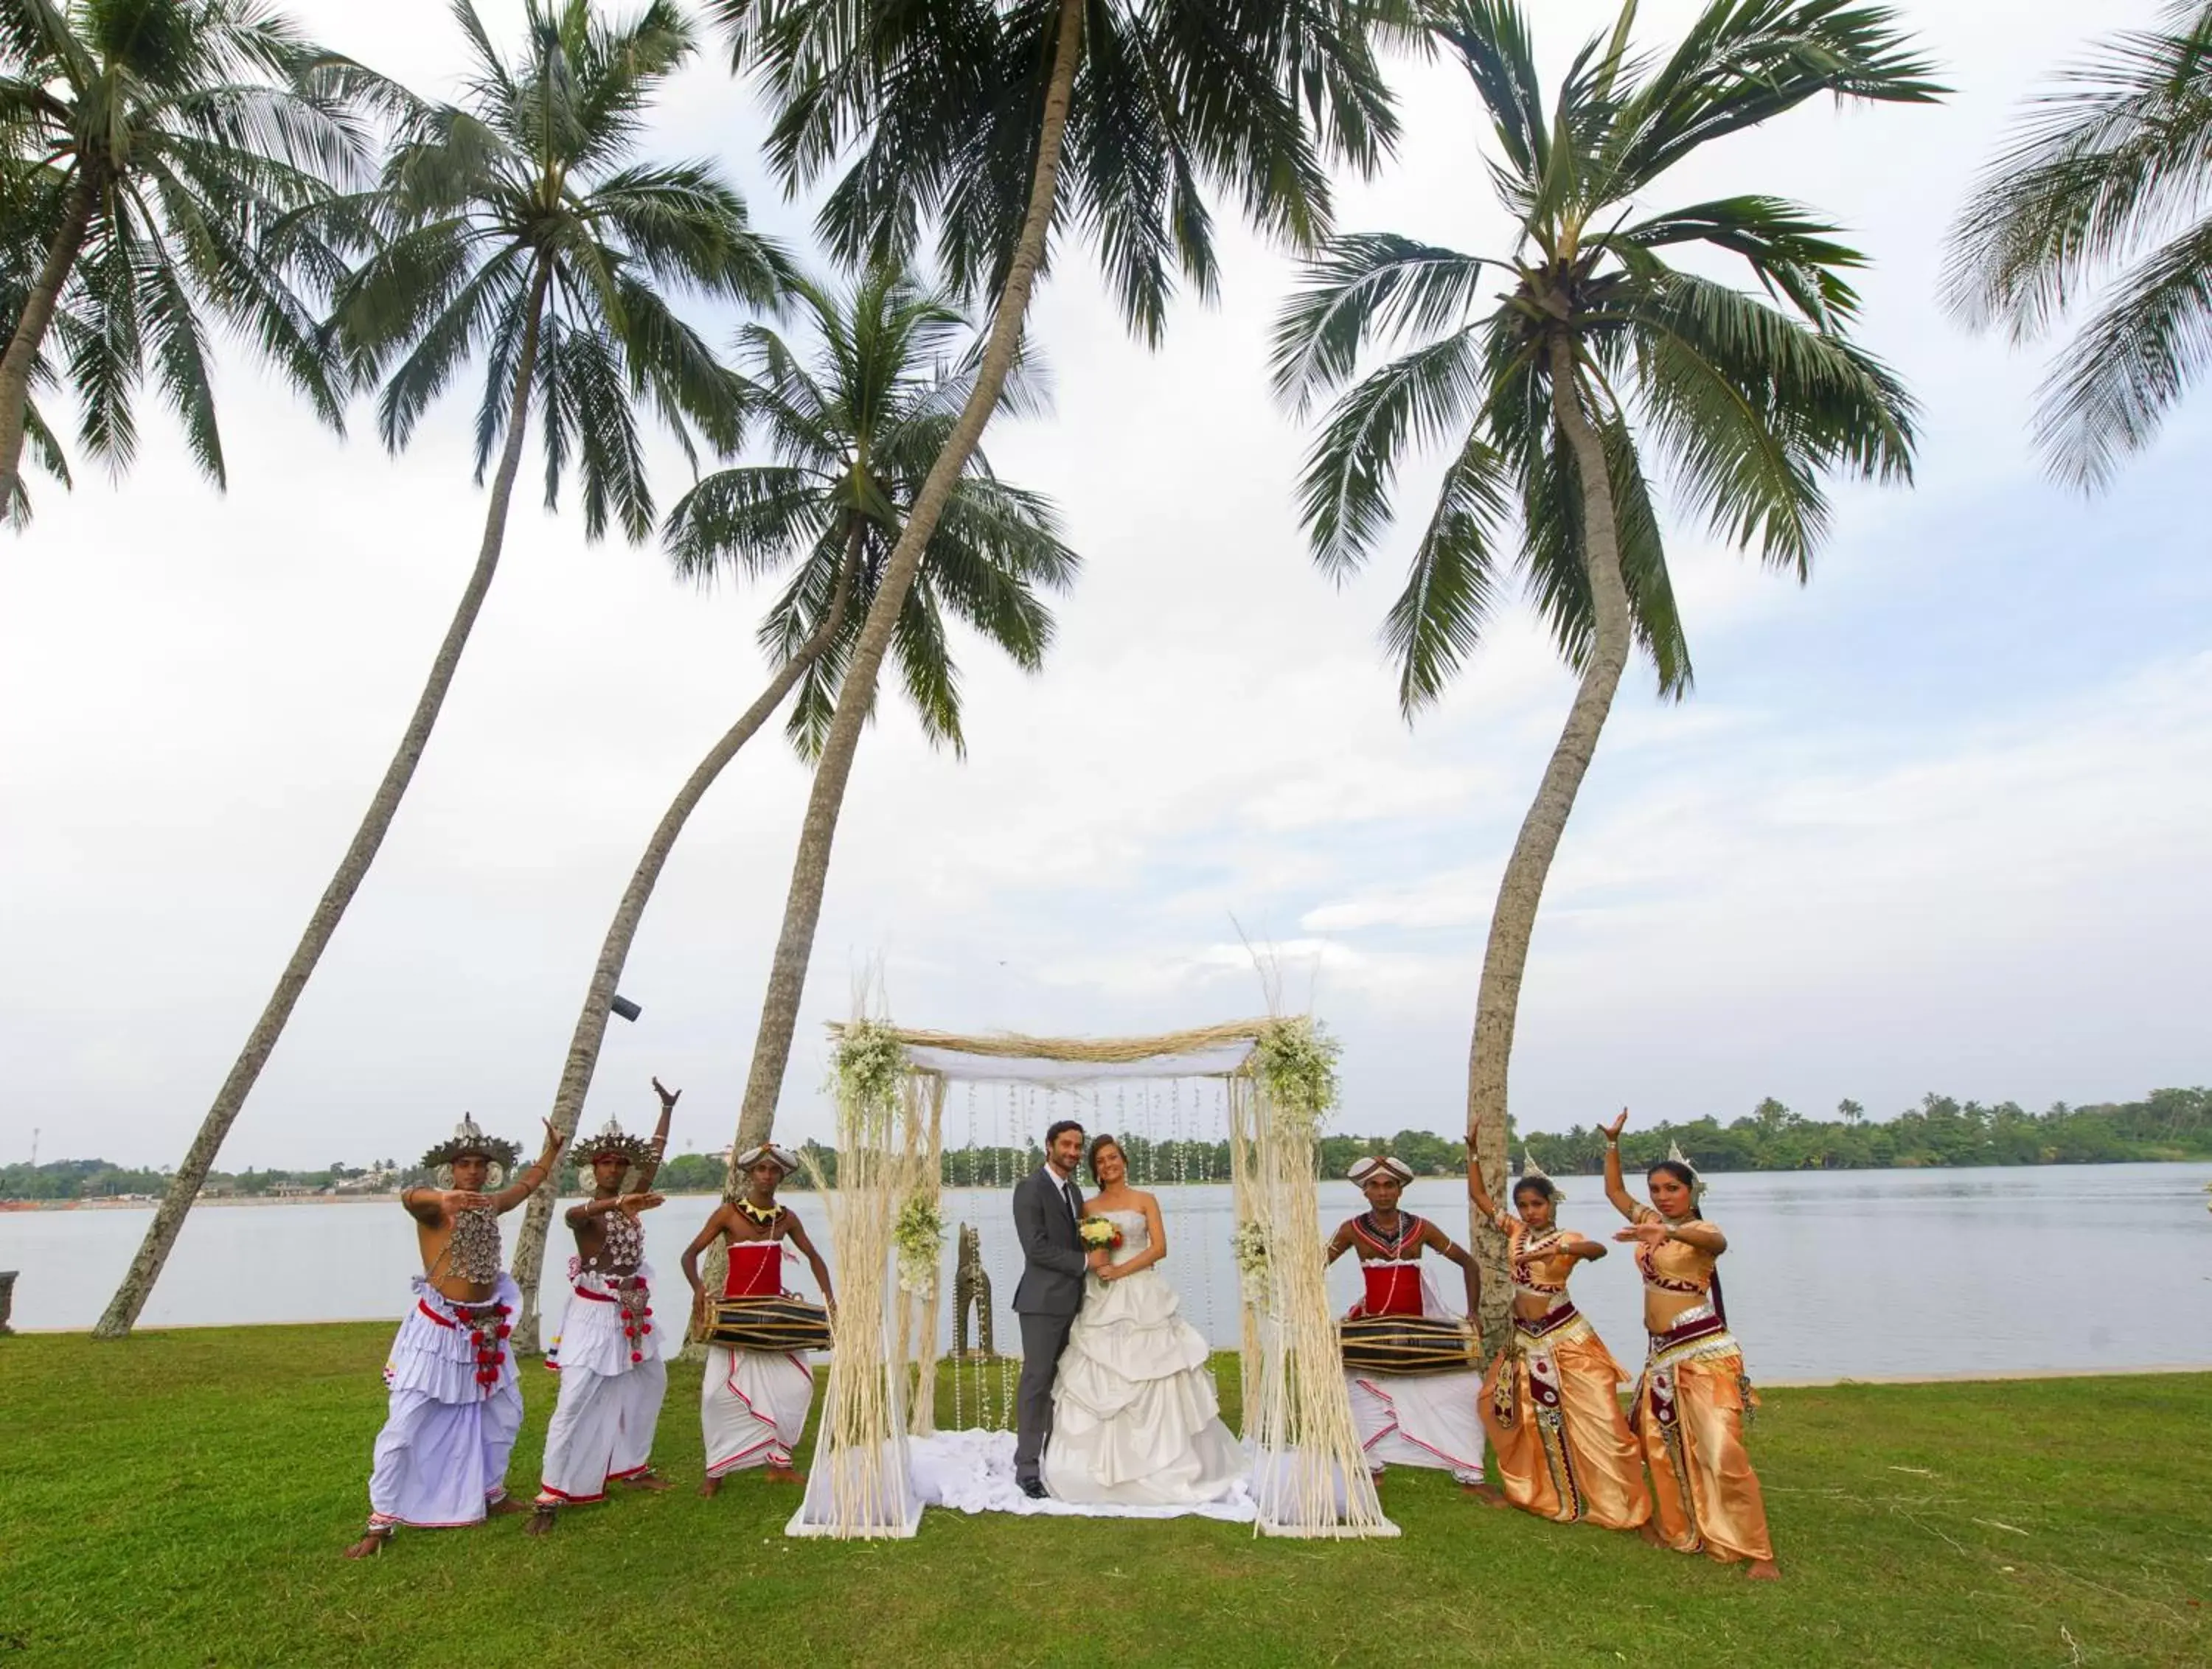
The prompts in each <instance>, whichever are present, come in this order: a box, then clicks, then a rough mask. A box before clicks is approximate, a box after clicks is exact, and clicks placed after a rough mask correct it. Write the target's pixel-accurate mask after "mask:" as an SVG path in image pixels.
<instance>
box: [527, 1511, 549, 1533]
mask: <svg viewBox="0 0 2212 1669" xmlns="http://www.w3.org/2000/svg"><path fill="white" fill-rule="evenodd" d="M552 1529H553V1508H550V1507H540V1508H538V1510H537V1511H536V1512H534V1513H532V1514H531V1515H530V1522H529V1523H527V1524H526V1525H524V1526H522V1533H523V1534H524V1535H526V1536H543V1535H548V1534H550V1533H551V1532H552Z"/></svg>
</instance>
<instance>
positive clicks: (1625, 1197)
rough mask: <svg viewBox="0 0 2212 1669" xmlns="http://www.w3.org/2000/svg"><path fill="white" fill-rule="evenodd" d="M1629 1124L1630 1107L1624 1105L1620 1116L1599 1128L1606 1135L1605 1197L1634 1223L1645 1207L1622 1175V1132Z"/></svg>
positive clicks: (1614, 1208)
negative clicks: (1633, 1195)
mask: <svg viewBox="0 0 2212 1669" xmlns="http://www.w3.org/2000/svg"><path fill="white" fill-rule="evenodd" d="M1627 1124H1628V1109H1627V1108H1625V1107H1624V1108H1621V1109H1620V1117H1619V1118H1617V1119H1615V1120H1613V1122H1612V1123H1611V1124H1609V1125H1600V1126H1598V1129H1599V1131H1600V1132H1601V1133H1602V1134H1603V1135H1604V1137H1605V1197H1606V1198H1607V1199H1609V1200H1611V1201H1612V1202H1613V1210H1615V1211H1619V1212H1620V1214H1621V1216H1623V1217H1626V1218H1627V1219H1628V1220H1629V1221H1630V1222H1631V1223H1633V1222H1635V1221H1636V1219H1637V1218H1638V1217H1639V1216H1641V1215H1642V1214H1643V1211H1644V1207H1642V1206H1640V1205H1638V1204H1637V1203H1636V1201H1635V1199H1633V1198H1632V1196H1631V1195H1630V1193H1629V1192H1628V1184H1627V1183H1626V1182H1624V1181H1623V1180H1621V1176H1620V1132H1622V1130H1624V1129H1625V1128H1626V1126H1627Z"/></svg>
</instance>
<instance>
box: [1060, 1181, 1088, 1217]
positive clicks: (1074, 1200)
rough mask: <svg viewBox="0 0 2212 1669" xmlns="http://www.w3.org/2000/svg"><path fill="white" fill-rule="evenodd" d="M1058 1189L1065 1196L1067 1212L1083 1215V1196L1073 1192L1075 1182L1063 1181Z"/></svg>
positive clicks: (1078, 1215)
mask: <svg viewBox="0 0 2212 1669" xmlns="http://www.w3.org/2000/svg"><path fill="white" fill-rule="evenodd" d="M1060 1193H1063V1194H1065V1195H1066V1197H1067V1209H1068V1212H1069V1214H1070V1215H1071V1216H1073V1217H1081V1216H1082V1215H1083V1196H1082V1195H1081V1194H1079V1193H1076V1192H1075V1184H1074V1183H1073V1182H1063V1183H1061V1184H1060Z"/></svg>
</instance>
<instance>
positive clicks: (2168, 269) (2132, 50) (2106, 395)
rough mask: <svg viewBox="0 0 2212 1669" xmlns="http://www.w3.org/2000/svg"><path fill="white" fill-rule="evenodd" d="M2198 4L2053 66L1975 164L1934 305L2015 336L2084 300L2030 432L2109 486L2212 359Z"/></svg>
mask: <svg viewBox="0 0 2212 1669" xmlns="http://www.w3.org/2000/svg"><path fill="white" fill-rule="evenodd" d="M2209 155H2212V0H2182V3H2179V4H2172V5H2169V6H2168V7H2167V8H2166V9H2165V11H2164V12H2163V13H2162V14H2161V15H2160V21H2159V23H2158V25H2157V26H2156V27H2153V28H2148V29H2129V30H2124V31H2122V32H2120V33H2117V34H2115V35H2113V36H2112V38H2111V39H2109V40H2107V41H2106V42H2105V43H2104V44H2103V46H2100V48H2099V49H2098V50H2097V51H2096V52H2094V53H2093V55H2091V56H2090V57H2089V58H2087V59H2086V60H2085V61H2083V62H2081V63H2080V64H2075V65H2073V66H2072V67H2070V68H2069V69H2068V70H2065V71H2063V73H2062V75H2061V76H2060V77H2059V79H2058V82H2057V86H2056V87H2055V88H2052V89H2051V91H2048V92H2046V93H2044V94H2040V95H2039V97H2037V98H2036V99H2035V100H2033V102H2032V103H2031V104H2030V105H2029V106H2028V109H2027V112H2026V114H2025V115H2024V116H2023V117H2022V118H2021V122H2020V124H2019V126H2018V129H2017V130H2016V135H2015V138H2014V141H2013V143H2012V144H2011V145H2010V146H2009V147H2008V149H2006V150H2005V151H2003V152H2002V154H2001V155H1999V156H1998V157H1997V158H1996V161H1994V162H1992V163H1991V164H1990V167H1988V168H1987V169H1986V170H1985V171H1984V173H1983V175H1982V177H1981V179H1980V181H1979V183H1978V185H1977V186H1976V189H1975V191H1974V195H1973V197H1972V201H1970V202H1969V203H1968V204H1967V206H1966V210H1965V212H1964V213H1963V214H1962V215H1960V219H1959V222H1958V224H1957V226H1956V227H1955V228H1954V230H1953V233H1952V237H1951V247H1950V258H1949V261H1948V270H1947V271H1946V274H1945V280H1944V300H1945V301H1946V303H1947V304H1948V306H1949V307H1950V309H1951V310H1952V312H1953V313H1954V314H1955V315H1957V316H1958V317H1959V318H1960V319H1963V320H1964V321H1965V322H1966V324H1967V325H1970V326H1972V327H1973V328H1975V329H1977V330H1982V329H1987V328H1990V327H1991V326H1996V327H2000V328H2002V329H2003V330H2004V331H2006V332H2007V333H2008V334H2009V335H2010V336H2011V337H2012V339H2013V340H2014V341H2015V342H2017V343H2025V342H2029V341H2033V340H2034V339H2035V338H2037V337H2042V336H2045V335H2047V334H2048V333H2050V332H2051V331H2054V330H2056V329H2057V327H2058V325H2060V323H2061V322H2062V321H2063V319H2065V318H2066V317H2067V316H2068V315H2069V313H2073V312H2074V311H2075V309H2076V308H2077V307H2078V306H2081V304H2083V303H2084V302H2085V301H2087V300H2088V299H2089V298H2090V297H2091V296H2093V295H2094V296H2097V297H2098V298H2099V305H2097V306H2094V307H2093V309H2092V310H2091V311H2090V313H2089V314H2088V317H2087V319H2086V320H2085V321H2084V322H2083V324H2082V325H2081V330H2080V331H2079V332H2078V333H2077V334H2076V335H2075V338H2074V340H2073V341H2072V342H2070V343H2068V344H2067V345H2066V346H2065V347H2064V348H2063V349H2061V350H2060V352H2059V354H2058V356H2057V361H2056V362H2055V363H2054V364H2053V366H2052V367H2051V373H2050V374H2049V376H2048V377H2047V379H2045V382H2044V385H2043V389H2042V392H2041V396H2040V398H2039V399H2038V401H2037V404H2036V411H2035V420H2034V429H2035V439H2036V443H2037V446H2038V448H2039V451H2040V452H2042V453H2043V456H2044V458H2045V462H2046V463H2047V464H2049V466H2050V468H2051V472H2052V473H2053V474H2055V475H2056V476H2058V477H2059V479H2061V480H2062V481H2064V482H2068V483H2069V484H2071V485H2073V486H2076V487H2081V488H2084V489H2094V488H2098V487H2101V486H2103V485H2104V484H2105V483H2106V482H2108V481H2110V480H2111V479H2112V475H2113V473H2114V471H2116V470H2118V468H2119V466H2120V464H2121V461H2122V460H2123V459H2124V458H2126V457H2127V456H2128V455H2129V454H2130V453H2131V452H2139V451H2141V450H2142V448H2143V447H2145V446H2148V445H2149V444H2150V441H2151V440H2152V438H2153V437H2154V436H2155V435H2156V434H2157V433H2158V430H2159V427H2160V424H2161V423H2162V422H2164V421H2165V418H2166V412H2167V411H2168V410H2170V409H2171V408H2172V405H2173V404H2174V403H2175V402H2176V401H2177V400H2179V398H2181V397H2182V395H2183V394H2184V393H2185V392H2186V391H2188V389H2189V387H2190V385H2191V384H2192V383H2193V382H2195V381H2196V379H2197V377H2198V375H2199V374H2200V373H2202V372H2203V370H2204V368H2205V367H2206V366H2207V365H2208V364H2212V215H2208V214H2207V213H2206V210H2205V192H2206V187H2207V185H2208V183H2209V182H2208V171H2207V166H2206V164H2207V158H2208V156H2209Z"/></svg>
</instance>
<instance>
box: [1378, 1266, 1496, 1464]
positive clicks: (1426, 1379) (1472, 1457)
mask: <svg viewBox="0 0 2212 1669" xmlns="http://www.w3.org/2000/svg"><path fill="white" fill-rule="evenodd" d="M1417 1266H1419V1265H1417ZM1421 1314H1424V1315H1426V1316H1431V1317H1443V1318H1445V1319H1447V1320H1461V1319H1462V1318H1461V1316H1460V1314H1459V1312H1458V1311H1456V1310H1454V1309H1449V1308H1446V1307H1445V1304H1444V1302H1443V1296H1442V1295H1441V1294H1439V1293H1438V1292H1437V1289H1436V1284H1435V1283H1434V1282H1432V1281H1431V1280H1430V1278H1429V1271H1428V1270H1427V1269H1426V1268H1425V1267H1423V1268H1422V1269H1421ZM1344 1381H1345V1388H1346V1391H1347V1392H1349V1393H1350V1394H1351V1397H1352V1423H1353V1424H1354V1425H1355V1426H1357V1427H1358V1430H1359V1446H1360V1447H1361V1448H1363V1449H1364V1450H1365V1451H1366V1453H1367V1464H1368V1466H1370V1468H1372V1469H1373V1470H1375V1471H1376V1472H1380V1471H1381V1470H1383V1467H1385V1466H1429V1467H1433V1468H1436V1469H1437V1470H1439V1471H1443V1472H1449V1473H1451V1474H1452V1476H1453V1477H1455V1478H1457V1479H1459V1481H1460V1482H1461V1483H1462V1484H1480V1482H1481V1481H1482V1454H1483V1433H1482V1375H1481V1374H1480V1372H1473V1371H1470V1372H1468V1373H1464V1374H1370V1373H1346V1375H1345V1376H1344Z"/></svg>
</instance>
